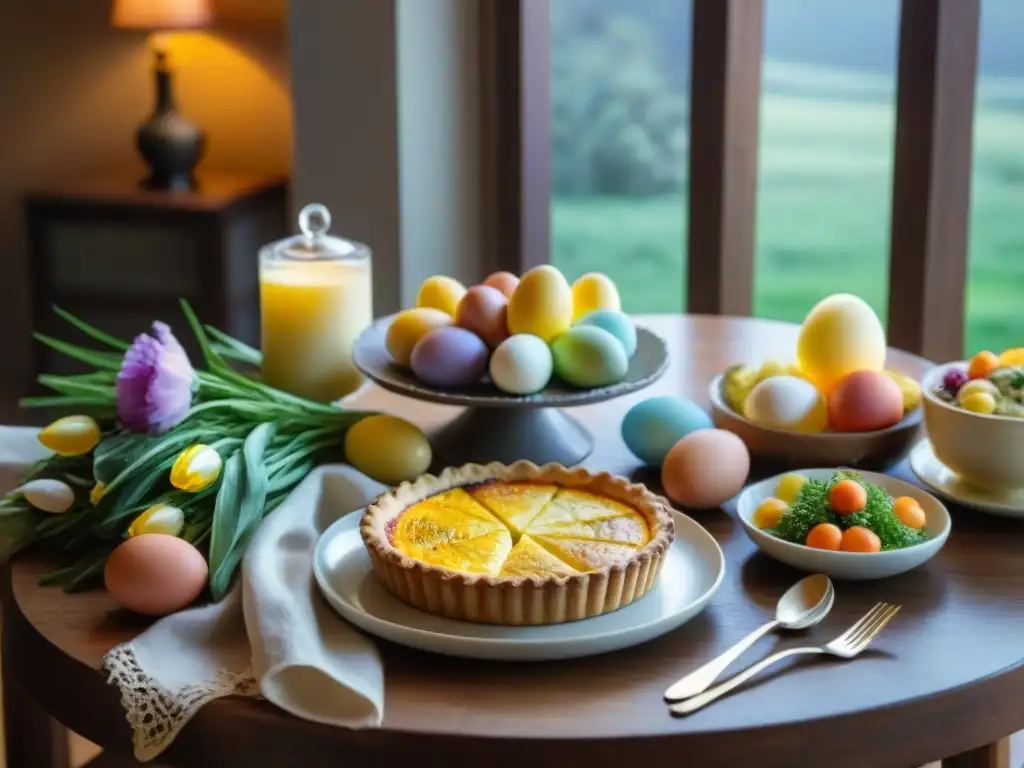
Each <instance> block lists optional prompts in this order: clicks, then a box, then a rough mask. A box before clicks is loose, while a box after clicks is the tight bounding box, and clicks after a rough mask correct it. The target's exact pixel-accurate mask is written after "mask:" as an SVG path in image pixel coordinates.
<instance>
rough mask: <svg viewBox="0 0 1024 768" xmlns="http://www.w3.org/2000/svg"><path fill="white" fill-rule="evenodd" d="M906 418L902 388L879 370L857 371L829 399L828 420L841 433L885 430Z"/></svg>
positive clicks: (845, 379) (841, 383) (838, 386)
mask: <svg viewBox="0 0 1024 768" xmlns="http://www.w3.org/2000/svg"><path fill="white" fill-rule="evenodd" d="M902 418H903V392H902V391H901V390H900V385H899V384H897V383H896V382H895V381H893V379H892V378H890V377H889V376H886V375H885V374H884V373H881V372H879V371H855V372H853V373H851V374H849V375H848V376H846V377H845V378H844V379H843V380H842V381H840V382H839V384H837V385H836V388H835V389H834V390H833V391H832V394H831V395H830V396H829V399H828V420H829V423H830V424H831V425H832V428H833V429H835V430H838V431H839V432H869V431H871V430H874V429H885V428H886V427H891V426H892V425H893V424H895V423H896V422H898V421H899V420H900V419H902Z"/></svg>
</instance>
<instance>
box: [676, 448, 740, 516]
mask: <svg viewBox="0 0 1024 768" xmlns="http://www.w3.org/2000/svg"><path fill="white" fill-rule="evenodd" d="M749 473H750V453H749V452H748V451H747V446H746V445H745V444H744V443H743V441H742V440H741V439H740V438H739V437H737V436H736V435H734V434H733V433H732V432H726V431H725V430H723V429H698V430H696V431H695V432H691V433H690V434H688V435H687V436H686V437H684V438H683V439H682V440H680V441H679V442H678V443H676V444H675V445H673V446H672V447H671V448H670V449H669V452H668V454H667V455H666V456H665V461H664V463H663V464H662V465H661V484H662V486H663V487H664V488H665V493H666V494H668V496H669V498H670V499H672V500H673V501H675V502H677V503H679V504H681V505H682V506H684V507H689V508H690V509H711V508H712V507H719V506H721V505H722V504H724V503H725V502H726V501H728V500H729V499H731V498H732V497H733V496H735V495H736V494H737V493H739V492H740V490H742V488H743V484H744V483H746V482H747V475H748V474H749Z"/></svg>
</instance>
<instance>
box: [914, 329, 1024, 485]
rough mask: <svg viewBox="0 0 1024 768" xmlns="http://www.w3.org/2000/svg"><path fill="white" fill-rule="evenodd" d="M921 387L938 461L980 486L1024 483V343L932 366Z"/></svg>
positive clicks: (967, 480)
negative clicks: (998, 353) (1022, 458)
mask: <svg viewBox="0 0 1024 768" xmlns="http://www.w3.org/2000/svg"><path fill="white" fill-rule="evenodd" d="M922 390H923V392H924V400H923V403H924V422H925V429H926V431H927V433H928V439H929V440H930V441H931V444H932V449H933V450H934V451H935V456H936V457H937V458H938V459H939V461H941V462H942V463H943V464H945V465H946V466H947V467H949V468H950V469H951V470H953V472H955V473H956V474H957V475H959V476H960V478H961V479H962V480H964V481H966V482H968V483H971V484H973V485H976V486H979V487H981V488H989V489H1012V488H1021V487H1024V461H1021V455H1022V454H1024V348H1017V349H1010V350H1007V351H1005V352H1003V353H1002V354H1000V355H996V354H994V353H992V352H989V351H984V352H979V353H978V354H976V355H975V356H974V357H972V358H971V359H970V360H959V361H956V362H952V363H946V364H945V365H940V366H937V367H936V368H934V369H933V370H932V371H930V372H929V373H928V375H927V376H926V377H925V379H924V381H923V382H922Z"/></svg>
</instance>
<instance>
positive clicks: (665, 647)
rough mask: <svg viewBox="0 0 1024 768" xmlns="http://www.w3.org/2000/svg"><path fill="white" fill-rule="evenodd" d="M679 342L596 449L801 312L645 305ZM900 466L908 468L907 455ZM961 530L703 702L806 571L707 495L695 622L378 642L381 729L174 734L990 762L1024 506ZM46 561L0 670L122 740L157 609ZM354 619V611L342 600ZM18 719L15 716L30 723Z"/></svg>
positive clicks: (337, 747) (745, 355)
mask: <svg viewBox="0 0 1024 768" xmlns="http://www.w3.org/2000/svg"><path fill="white" fill-rule="evenodd" d="M638 321H639V322H641V323H643V324H645V325H647V326H648V327H649V328H651V329H653V330H655V331H656V332H658V333H660V334H661V335H663V336H664V337H665V338H666V340H667V341H668V343H669V349H670V353H671V358H672V361H671V367H670V368H669V370H668V372H667V373H666V375H665V376H664V377H663V378H662V379H661V380H660V381H659V382H658V383H656V384H655V385H653V386H652V387H650V388H649V389H647V390H644V391H643V392H640V393H638V394H635V395H632V396H630V397H627V398H624V399H622V400H616V401H611V402H607V403H602V404H599V405H595V406H586V407H582V408H578V409H574V411H573V415H574V416H575V417H577V418H578V419H580V420H581V421H582V422H583V423H585V424H586V425H587V426H588V427H590V428H591V429H592V430H593V431H594V433H595V434H596V435H597V443H598V445H597V449H596V450H595V452H594V453H593V455H592V456H590V458H589V459H588V460H587V461H586V465H587V466H589V467H592V468H600V469H608V470H613V471H615V472H618V473H620V474H627V475H633V476H635V477H637V478H640V479H643V480H644V481H648V482H650V483H652V484H653V485H656V484H657V478H656V477H655V476H653V475H651V474H650V473H645V472H644V471H641V470H639V464H638V462H637V461H636V460H635V459H634V458H633V457H632V456H631V454H629V452H628V451H627V450H626V448H625V446H624V445H623V443H622V440H621V438H620V435H619V424H620V422H621V419H622V417H623V415H624V414H625V412H626V410H627V409H628V408H629V407H630V405H632V404H633V403H634V402H637V401H638V400H640V399H642V398H645V397H649V396H651V395H659V394H677V395H686V396H688V397H691V398H693V399H695V400H696V401H697V402H700V403H703V404H706V403H707V387H708V384H709V382H710V380H711V379H712V377H713V376H714V375H715V374H716V373H718V372H720V371H721V370H722V369H724V368H725V367H726V366H727V365H728V364H730V363H734V362H738V361H758V360H761V359H764V358H769V357H771V358H779V359H792V356H793V352H794V343H795V339H796V328H795V327H794V326H792V325H788V324H783V323H776V322H771V321H761V320H747V319H734V318H715V317H692V316H691V317H641V318H638ZM889 366H890V367H892V368H895V369H897V370H900V371H903V372H905V373H908V374H910V375H913V376H919V375H920V374H921V373H922V372H923V371H924V370H925V369H926V368H927V367H928V366H929V363H928V362H927V361H925V360H922V359H921V358H917V357H914V356H912V355H908V354H904V353H900V352H896V351H894V352H892V354H891V357H890V360H889ZM367 405H368V406H372V407H376V408H383V409H387V410H388V411H390V412H392V413H395V414H398V415H401V416H404V417H406V418H409V419H410V420H412V421H414V422H417V423H419V424H420V425H421V426H423V427H425V428H434V427H436V426H438V425H439V424H440V423H443V422H445V421H447V420H448V419H450V418H452V417H454V416H455V415H456V414H457V413H458V411H457V409H446V408H442V407H438V406H435V405H430V404H424V403H419V402H415V401H411V400H406V399H402V398H400V397H397V396H394V395H390V394H388V393H386V392H383V391H381V390H376V389H374V390H370V391H369V392H368V393H367ZM893 471H894V472H895V473H896V474H898V475H900V476H902V477H904V478H909V477H910V474H909V471H908V469H907V468H906V467H905V466H899V467H896V468H895V469H894V470H893ZM951 512H952V515H953V531H952V535H951V536H950V538H949V542H948V543H947V545H946V547H945V548H944V549H943V550H942V552H941V553H940V554H939V555H938V556H937V557H936V558H935V559H933V560H932V561H931V562H929V563H927V564H926V565H925V566H923V567H922V568H920V569H918V570H916V571H912V572H910V573H907V574H904V575H901V576H897V577H894V578H891V579H888V580H883V581H876V582H864V583H838V584H837V590H836V593H837V594H836V602H835V607H834V609H833V611H832V613H831V614H830V616H829V617H828V618H827V620H826V621H825V622H824V623H823V624H822V625H820V626H818V627H816V628H814V629H812V630H810V631H808V632H806V633H803V634H802V635H801V634H788V635H787V634H780V635H776V636H774V637H771V638H767V639H765V640H763V641H762V642H761V643H760V644H759V645H758V646H757V648H756V650H753V651H750V652H748V654H747V655H746V656H745V657H744V659H743V662H742V663H743V664H747V663H750V661H751V660H753V659H756V658H758V657H759V656H760V655H762V654H764V653H765V652H766V651H767V650H769V649H771V648H773V647H786V646H789V645H793V644H796V643H800V644H803V643H807V642H809V641H810V642H815V643H817V642H823V641H827V640H829V639H831V638H832V637H834V636H835V635H836V634H838V633H839V632H841V631H842V630H844V629H845V628H846V627H847V626H849V625H850V624H851V623H852V622H853V621H855V620H856V619H857V618H858V617H860V616H861V615H862V614H863V613H864V612H865V611H866V610H867V609H868V608H870V607H871V606H872V605H873V604H874V603H876V602H878V601H887V602H893V603H899V604H901V605H902V606H903V609H902V611H901V612H900V614H899V616H898V617H897V618H896V619H895V620H894V621H893V622H892V623H891V624H889V626H888V627H887V628H886V629H885V631H884V632H883V633H882V634H881V635H880V636H879V638H878V639H877V640H876V641H875V642H874V644H873V645H872V647H871V648H870V649H869V651H867V652H865V653H864V654H863V655H862V656H861V657H859V658H858V659H856V660H854V661H848V662H838V661H834V662H830V661H816V660H812V661H810V662H799V661H798V662H796V663H794V664H792V665H790V666H789V667H784V668H782V669H779V670H776V673H775V674H772V675H766V676H764V677H763V678H761V679H759V680H757V681H755V682H754V683H752V684H749V685H748V686H747V687H746V688H744V689H743V690H741V691H740V692H737V693H735V694H733V695H732V696H730V697H728V698H725V699H722V700H720V701H719V702H717V703H715V704H714V705H712V706H710V707H708V708H706V709H704V710H702V711H701V712H699V713H697V714H695V715H692V716H690V717H688V718H680V719H677V718H673V717H671V716H670V715H669V713H668V711H667V709H666V707H665V705H664V703H663V701H662V692H663V691H664V690H665V688H666V686H667V685H668V684H669V683H670V682H672V681H673V680H675V679H677V678H678V677H680V676H681V675H682V674H683V673H685V672H686V671H688V670H690V669H693V668H694V667H695V666H697V665H698V664H700V663H702V662H703V661H706V660H707V659H709V658H711V657H712V656H714V655H715V654H717V653H719V652H721V651H722V650H724V649H725V648H726V647H727V646H728V645H730V644H731V643H733V642H735V641H736V640H738V639H739V638H741V637H742V636H744V635H745V634H746V633H748V632H749V631H750V630H752V629H753V628H755V627H757V626H759V625H760V624H761V623H763V622H764V621H765V620H766V619H767V618H768V617H769V615H770V614H771V612H772V610H773V608H774V604H775V601H776V600H777V598H778V596H779V595H780V594H781V593H782V592H783V591H784V590H785V588H786V587H788V586H789V585H790V584H791V583H792V582H794V581H795V580H796V579H797V578H799V576H800V574H799V573H797V572H796V571H794V570H791V569H789V568H787V567H785V566H783V565H780V564H778V563H776V562H774V561H772V560H769V559H768V558H766V557H765V556H763V555H761V554H759V553H757V552H756V551H755V550H754V547H753V546H752V544H751V543H750V542H749V541H748V539H747V538H746V536H745V535H744V533H743V532H742V530H741V528H740V526H739V524H738V523H737V522H736V520H735V517H734V516H733V514H732V512H731V511H730V510H714V511H708V512H697V513H693V516H694V517H695V518H696V519H697V520H698V521H699V522H701V523H702V524H703V525H705V526H706V527H707V528H708V530H710V531H711V533H712V534H713V535H714V536H715V538H716V539H717V540H718V541H719V542H720V543H721V545H722V548H723V549H724V551H725V556H726V559H727V563H728V565H727V572H726V575H725V580H724V583H723V584H722V586H721V588H720V590H719V591H718V593H717V594H716V596H715V598H714V600H713V601H712V603H711V605H710V606H709V607H708V609H707V610H706V611H704V612H703V613H702V614H701V615H700V616H698V617H697V618H695V619H694V620H692V621H690V622H689V623H687V624H686V625H684V626H683V627H681V628H680V629H678V630H676V631H674V632H671V633H670V634H668V635H665V636H664V637H661V638H660V639H657V640H654V641H652V642H649V643H647V644H645V645H642V646H639V647H636V648H633V649H630V650H625V651H620V652H616V653H612V654H607V655H604V656H599V657H593V658H588V659H579V660H574V661H564V662H551V663H530V664H526V663H506V664H500V663H493V662H476V661H466V660H460V659H451V658H445V657H441V656H432V655H429V654H425V653H420V652H416V651H412V650H407V649H405V648H401V647H398V646H394V645H390V644H388V643H385V642H383V641H382V642H381V643H380V645H381V649H382V652H383V656H384V659H385V665H386V667H385V670H386V672H385V674H386V686H387V688H386V696H385V701H386V705H385V718H384V724H383V727H382V728H381V729H379V730H368V731H360V732H353V731H346V730H341V729H335V728H328V727H323V726H319V725H314V724H311V723H307V722H304V721H300V720H297V719H295V718H292V717H290V716H289V715H287V714H284V713H283V712H280V711H278V710H276V709H275V708H273V707H272V706H270V705H269V704H267V703H265V702H260V701H253V700H243V699H228V700H221V701H218V702H215V703H213V704H211V705H210V706H208V707H206V708H205V709H204V710H203V711H201V712H200V713H199V714H198V715H197V716H196V718H195V719H194V720H193V721H192V722H191V723H190V724H189V725H188V726H187V727H186V728H185V730H184V731H183V732H182V734H181V735H180V736H179V737H178V740H177V741H176V742H175V744H174V746H173V747H172V748H171V749H170V750H169V751H168V752H167V753H166V761H167V762H168V763H170V764H181V765H186V764H187V765H200V764H201V765H211V766H220V767H222V768H228V766H236V765H237V766H254V765H260V766H270V765H288V766H291V765H303V766H313V765H338V764H344V765H346V766H354V765H362V764H364V763H365V764H366V765H376V764H379V763H381V762H382V761H387V760H389V759H392V758H393V759H395V760H398V761H400V763H399V764H402V765H412V764H415V763H416V761H422V760H428V761H429V763H430V764H432V765H433V764H437V765H441V764H444V765H448V766H456V765H471V764H474V765H475V764H480V765H487V766H489V767H490V766H505V765H508V766H516V767H517V768H521V766H523V765H530V766H532V767H533V768H541V767H542V766H560V767H561V766H565V765H588V766H597V765H633V766H645V767H646V766H662V765H664V766H679V765H686V766H768V765H779V766H805V765H807V766H810V765H814V766H829V768H842V767H843V766H850V767H851V768H853V767H856V768H862V767H863V766H871V767H872V768H884V767H885V766H899V767H901V768H906V767H907V766H915V765H922V764H924V763H927V762H929V761H932V760H938V759H941V758H948V757H949V756H951V755H956V756H957V757H955V758H953V759H951V760H950V762H948V763H947V765H954V764H955V765H960V766H967V765H979V766H980V765H985V764H987V763H986V762H984V761H985V760H987V759H988V756H989V755H990V753H991V750H989V749H988V748H986V745H989V744H992V743H994V742H996V741H997V740H999V739H1001V738H1003V737H1006V736H1008V735H1009V734H1011V733H1012V732H1014V731H1016V730H1018V729H1021V728H1024V695H1022V694H1024V667H1022V664H1021V662H1022V659H1024V555H1022V542H1024V522H1019V521H1013V520H1006V519H1000V518H994V517H988V516H985V515H982V514H980V513H978V512H974V511H971V510H968V509H961V508H953V509H952V510H951ZM45 567H47V564H46V563H42V562H40V561H39V560H38V559H33V558H22V559H19V560H17V561H16V562H15V563H14V565H13V568H12V578H11V583H10V588H9V590H8V594H7V600H6V608H7V611H6V618H5V626H4V641H5V642H4V674H5V676H7V675H12V674H13V675H16V676H17V678H18V680H19V681H20V683H21V684H22V685H24V686H25V688H26V689H27V690H29V691H30V692H31V694H32V695H33V696H34V697H35V698H36V699H37V700H38V701H39V702H40V703H41V705H42V706H43V707H44V708H45V709H46V710H47V711H48V712H49V713H51V714H52V715H53V716H54V717H55V718H57V719H58V720H60V721H61V722H63V723H64V724H66V725H67V726H69V727H71V728H72V729H74V730H75V731H77V732H79V733H80V734H82V735H83V736H85V737H86V738H88V739H90V740H92V741H94V742H96V743H98V744H100V745H101V746H104V747H109V748H112V749H113V748H120V749H127V748H128V744H129V731H128V726H127V724H126V723H125V720H124V715H123V711H122V710H121V707H120V703H119V700H118V694H117V691H116V689H115V688H113V687H112V686H109V685H108V684H107V683H106V681H105V679H104V676H103V675H102V674H101V672H100V671H99V667H100V659H101V657H102V656H103V654H104V653H105V652H106V651H107V650H108V649H110V648H111V647H112V646H113V645H115V644H116V643H118V642H121V641H124V640H127V639H129V638H131V637H132V636H133V635H134V634H136V633H138V632H139V631H140V630H141V629H143V628H144V626H146V624H145V622H144V621H143V620H141V619H138V618H133V617H131V616H129V615H126V614H125V613H124V612H121V611H118V610H116V609H115V608H114V606H113V604H112V603H111V602H110V600H109V599H108V598H107V597H106V596H105V594H103V593H102V592H99V591H97V592H93V593H86V594H79V595H66V594H64V593H63V592H62V591H60V590H58V589H42V588H39V587H37V586H36V585H35V577H36V575H37V574H38V573H39V572H40V571H41V569H43V568H45ZM339 621H340V619H339ZM9 736H14V737H16V735H15V734H10V732H9Z"/></svg>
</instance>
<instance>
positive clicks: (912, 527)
mask: <svg viewBox="0 0 1024 768" xmlns="http://www.w3.org/2000/svg"><path fill="white" fill-rule="evenodd" d="M737 511H738V513H739V518H740V520H741V522H742V523H743V528H744V530H745V531H746V533H747V536H749V537H750V539H751V541H753V542H754V544H755V545H757V547H758V548H759V549H760V550H761V551H762V552H764V553H765V554H766V555H768V556H769V557H772V558H774V559H776V560H779V561H780V562H783V563H786V564H787V565H790V566H792V567H794V568H799V569H800V570H804V571H809V572H811V573H824V574H826V575H828V576H831V577H833V578H836V579H850V580H867V579H880V578H886V577H888V576H895V575H896V574H899V573H904V572H905V571H909V570H911V569H912V568H916V567H917V566H919V565H922V564H923V563H925V562H927V561H928V560H930V559H931V558H932V557H934V556H935V554H936V553H937V552H938V551H939V550H940V549H942V546H943V544H945V543H946V539H947V537H948V536H949V530H950V527H951V522H950V517H949V512H948V511H947V510H946V508H945V506H943V504H942V503H941V502H940V501H939V500H938V499H936V498H935V497H934V496H932V495H931V494H929V493H928V492H927V491H924V490H922V489H920V488H918V487H917V486H915V485H911V484H910V483H906V482H904V481H902V480H897V479H896V478H894V477H889V476H888V475H881V474H876V473H874V472H854V471H852V470H846V469H805V470H801V471H799V472H791V473H787V474H784V475H778V476H776V477H772V478H769V479H767V480H763V481H762V482H759V483H756V484H754V485H751V486H750V487H749V488H747V489H746V490H745V491H744V492H743V493H742V494H741V495H740V497H739V499H738V502H737Z"/></svg>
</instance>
